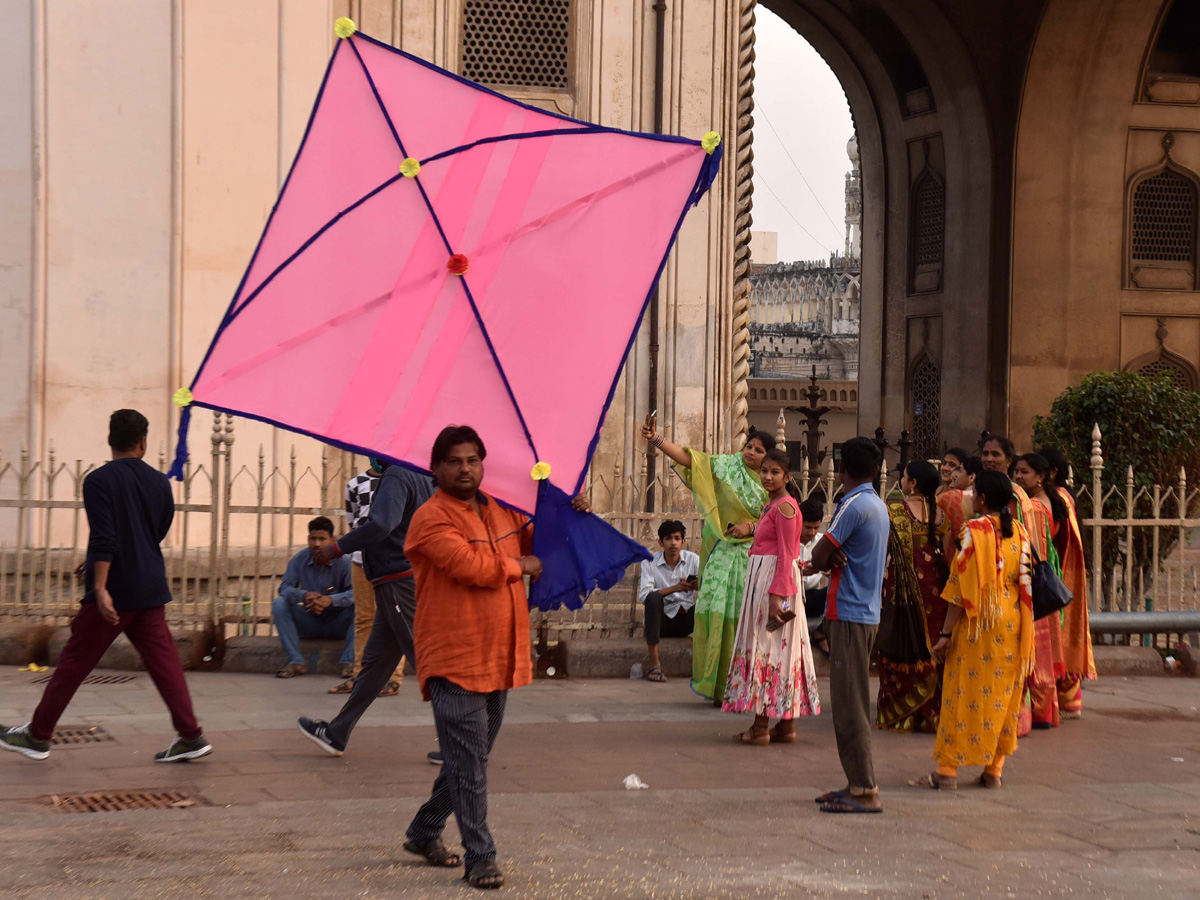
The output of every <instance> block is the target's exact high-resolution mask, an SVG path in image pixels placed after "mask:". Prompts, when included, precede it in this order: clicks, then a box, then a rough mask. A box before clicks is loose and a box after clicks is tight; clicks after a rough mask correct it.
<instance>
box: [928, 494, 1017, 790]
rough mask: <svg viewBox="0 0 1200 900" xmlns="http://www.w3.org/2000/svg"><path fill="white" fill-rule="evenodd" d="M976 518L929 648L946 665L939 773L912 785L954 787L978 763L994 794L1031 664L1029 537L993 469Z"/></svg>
mask: <svg viewBox="0 0 1200 900" xmlns="http://www.w3.org/2000/svg"><path fill="white" fill-rule="evenodd" d="M975 497H976V499H975V511H976V513H977V514H978V516H979V517H978V518H976V519H973V520H971V521H970V522H968V523H967V524H966V527H965V528H964V529H963V532H962V536H961V541H962V549H961V550H960V551H959V553H958V556H957V557H955V560H954V564H953V565H952V566H951V569H950V580H949V581H948V582H947V584H946V589H945V590H944V591H943V592H942V597H943V598H944V599H945V600H946V602H947V603H948V604H949V608H948V611H947V613H946V624H945V625H944V626H943V628H942V631H941V633H940V635H939V638H938V642H937V643H936V644H935V645H934V646H933V652H934V653H935V654H936V655H938V656H940V657H942V658H944V659H945V660H946V670H945V678H944V683H943V687H942V711H941V717H940V720H939V722H938V732H937V741H936V743H935V744H934V750H933V758H934V760H935V761H936V762H937V770H936V771H934V772H931V773H930V774H929V775H926V776H923V777H922V778H919V779H917V780H916V781H913V782H910V784H912V785H913V786H914V787H923V788H933V789H934V790H956V789H957V788H958V768H959V766H984V767H985V768H984V771H983V774H982V775H980V776H979V783H980V784H982V785H983V786H984V787H988V788H998V787H1000V784H1001V773H1002V771H1003V769H1004V761H1005V760H1006V759H1007V758H1008V756H1009V755H1010V754H1011V753H1012V752H1013V751H1014V750H1016V748H1017V717H1018V714H1019V712H1020V709H1021V698H1022V696H1023V694H1024V690H1023V688H1024V684H1025V679H1026V677H1027V676H1028V674H1029V667H1030V664H1031V661H1032V659H1033V597H1032V594H1031V592H1030V587H1031V584H1030V568H1029V536H1028V534H1026V532H1025V528H1024V527H1023V526H1022V525H1021V523H1019V522H1014V521H1013V518H1012V514H1011V512H1010V511H1009V504H1010V503H1011V502H1012V499H1013V488H1012V484H1011V483H1010V482H1009V480H1008V478H1007V477H1006V476H1005V475H1003V474H1002V473H1000V472H984V473H982V474H981V475H980V476H979V477H978V478H977V479H976V482H975Z"/></svg>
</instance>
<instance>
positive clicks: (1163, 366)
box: [1138, 357, 1192, 391]
mask: <svg viewBox="0 0 1200 900" xmlns="http://www.w3.org/2000/svg"><path fill="white" fill-rule="evenodd" d="M1138 373H1139V374H1141V375H1145V376H1146V377H1147V378H1154V377H1155V376H1158V375H1162V374H1164V373H1166V374H1168V375H1170V376H1171V381H1173V382H1174V383H1175V386H1176V387H1177V388H1181V389H1183V390H1185V391H1188V390H1191V389H1192V379H1191V378H1190V377H1189V376H1188V373H1187V372H1186V371H1184V369H1183V368H1182V367H1181V366H1178V365H1176V364H1175V363H1173V362H1171V361H1170V360H1169V359H1163V358H1162V357H1159V358H1158V359H1156V360H1154V362H1152V363H1147V364H1146V365H1144V366H1142V367H1141V368H1140V369H1138Z"/></svg>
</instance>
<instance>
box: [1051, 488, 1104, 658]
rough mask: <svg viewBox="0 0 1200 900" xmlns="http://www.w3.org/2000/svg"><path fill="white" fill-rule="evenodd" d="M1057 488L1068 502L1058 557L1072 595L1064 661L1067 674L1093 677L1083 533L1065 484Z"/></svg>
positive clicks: (1066, 613)
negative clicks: (1063, 539)
mask: <svg viewBox="0 0 1200 900" xmlns="http://www.w3.org/2000/svg"><path fill="white" fill-rule="evenodd" d="M1057 490H1058V492H1059V495H1060V496H1061V497H1062V499H1063V502H1064V503H1065V504H1067V525H1068V528H1067V542H1066V548H1065V550H1064V551H1063V554H1062V558H1061V560H1060V561H1061V563H1062V579H1063V583H1064V584H1065V585H1066V586H1067V588H1068V589H1069V590H1070V591H1071V593H1072V594H1074V595H1075V599H1074V600H1073V601H1072V602H1071V603H1068V604H1067V607H1066V609H1064V610H1063V616H1062V650H1063V662H1064V663H1065V664H1066V670H1067V675H1068V676H1071V677H1074V678H1095V677H1096V661H1095V659H1094V658H1093V656H1092V632H1091V628H1090V626H1089V624H1088V605H1087V563H1086V561H1085V560H1084V555H1083V534H1082V532H1081V531H1080V528H1079V518H1078V517H1077V516H1076V514H1075V498H1074V497H1072V496H1071V494H1070V492H1069V491H1067V490H1066V489H1064V488H1058V489H1057Z"/></svg>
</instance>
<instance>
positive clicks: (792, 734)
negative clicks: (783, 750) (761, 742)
mask: <svg viewBox="0 0 1200 900" xmlns="http://www.w3.org/2000/svg"><path fill="white" fill-rule="evenodd" d="M781 727H782V726H781V725H776V726H775V727H774V728H772V729H771V730H770V731H769V732H767V734H768V736H769V737H770V738H771V743H772V744H794V743H796V726H795V725H793V726H792V728H791V730H790V731H780V730H779V729H780V728H781Z"/></svg>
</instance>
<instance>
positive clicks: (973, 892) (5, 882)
mask: <svg viewBox="0 0 1200 900" xmlns="http://www.w3.org/2000/svg"><path fill="white" fill-rule="evenodd" d="M114 674H116V673H114ZM35 677H36V676H33V675H30V674H29V673H24V672H18V671H17V670H15V669H12V668H0V722H3V723H5V724H10V723H20V722H24V721H25V720H26V719H27V718H28V714H29V711H30V709H31V707H32V705H33V704H34V703H35V702H36V698H37V696H38V695H39V692H40V690H41V689H40V687H37V686H34V685H32V684H31V682H32V680H33V679H34V678H35ZM189 680H190V683H191V685H192V687H193V691H194V693H195V697H196V702H197V707H198V711H199V713H200V716H201V719H202V721H203V723H204V725H205V728H206V729H207V731H208V734H209V737H210V738H211V740H212V741H213V743H214V745H215V746H216V748H217V752H216V753H214V754H213V756H211V757H209V758H208V759H206V760H203V761H201V762H197V763H193V764H189V765H180V766H162V765H154V764H153V763H152V756H153V754H154V753H155V752H156V751H158V750H161V749H163V748H164V747H166V745H167V744H168V743H169V740H170V735H169V733H168V730H169V727H170V726H169V723H168V720H167V717H166V714H165V711H164V710H163V709H162V707H161V705H160V703H159V701H158V698H157V695H156V694H155V693H154V689H153V686H152V685H151V684H150V682H149V679H148V678H147V677H146V676H145V675H144V674H143V675H140V676H139V677H138V678H137V679H136V680H135V681H133V682H131V683H129V684H121V685H103V686H95V687H85V688H84V689H83V690H82V691H81V692H80V694H79V696H78V697H77V698H76V701H75V703H74V704H72V706H71V707H70V709H68V711H67V715H66V717H64V720H63V722H62V723H61V725H62V726H68V725H94V724H99V725H102V726H103V728H104V729H105V730H106V731H107V732H109V733H110V734H111V735H112V736H113V737H114V738H115V740H113V741H110V742H104V743H95V744H87V745H81V746H74V747H68V748H62V749H59V748H56V749H55V750H54V751H53V753H52V754H51V757H50V759H49V760H47V761H46V762H42V763H34V762H30V761H28V760H25V759H22V758H20V757H17V756H15V755H13V754H4V755H3V757H2V758H0V814H2V815H3V818H2V819H0V898H5V900H7V898H21V900H32V898H53V900H75V898H89V900H90V898H95V900H101V898H103V900H143V898H147V900H148V898H177V897H178V898H191V897H204V898H207V897H212V898H221V900H238V898H256V900H258V898H281V900H308V898H314V900H315V898H320V900H353V898H441V897H452V898H459V897H465V896H470V895H474V892H472V891H470V890H469V889H467V888H464V887H463V886H461V884H460V883H459V882H458V880H457V877H458V875H457V873H454V872H447V871H444V870H434V869H431V868H428V867H426V866H424V865H418V864H417V862H416V861H415V860H413V859H412V858H410V857H407V855H406V854H404V853H403V852H402V851H401V850H400V849H399V842H400V840H401V835H402V832H403V829H404V826H405V825H406V824H407V822H408V820H409V818H410V817H411V815H412V813H413V811H414V810H415V808H416V806H417V804H418V802H419V800H420V799H421V798H422V797H423V796H424V795H426V794H427V792H428V790H429V786H430V784H431V782H432V779H433V777H434V774H435V770H434V769H433V768H432V767H430V766H429V765H427V764H426V763H425V761H424V754H425V752H426V750H428V749H430V748H431V747H433V746H434V744H433V741H434V736H433V727H432V720H431V718H430V715H429V709H428V705H426V704H422V703H420V702H419V700H418V698H417V697H416V692H415V690H414V687H415V685H414V684H413V683H412V682H409V683H406V684H405V686H404V688H403V690H402V692H401V695H400V696H399V697H397V698H392V699H381V700H379V701H378V702H377V703H376V704H375V706H374V707H373V708H372V710H371V711H370V712H369V713H368V715H367V717H366V718H364V720H363V722H362V724H361V726H360V728H359V731H358V732H357V733H356V734H355V735H354V739H353V741H352V743H351V747H350V750H349V752H348V753H347V754H346V756H344V757H342V758H340V759H334V758H331V757H327V756H324V755H322V754H320V753H319V751H317V749H316V748H315V747H314V746H313V745H311V744H310V743H308V742H307V741H305V740H304V739H303V738H302V737H301V736H300V735H299V733H298V732H297V731H296V730H295V725H294V722H295V717H296V716H297V715H299V714H309V715H314V716H322V717H328V716H331V715H332V713H333V712H335V711H336V709H337V707H338V705H339V698H338V697H335V696H329V695H327V694H325V693H324V691H325V690H326V688H328V687H329V686H330V685H332V684H333V683H334V679H330V678H321V677H316V676H306V677H304V678H298V679H294V680H291V681H278V680H275V679H272V678H269V677H264V676H256V675H233V674H193V675H191V676H189ZM822 687H824V684H822ZM1087 704H1088V714H1087V717H1086V718H1085V719H1083V720H1082V721H1078V722H1068V723H1065V724H1064V726H1063V727H1062V728H1060V729H1059V730H1057V731H1054V732H1049V733H1043V732H1038V733H1035V734H1034V736H1032V737H1031V738H1030V739H1028V740H1026V741H1023V742H1022V745H1021V748H1020V750H1019V751H1018V753H1017V755H1016V756H1015V757H1014V758H1013V760H1012V761H1011V762H1010V763H1009V766H1008V768H1007V769H1006V770H1005V787H1004V789H1003V790H1001V791H995V792H992V791H984V790H982V789H979V788H973V789H968V788H965V787H964V788H963V789H962V790H960V791H959V792H958V793H957V794H940V793H935V792H932V791H929V792H924V791H917V790H915V789H912V788H908V787H906V786H905V781H906V779H908V778H910V777H913V776H916V775H919V774H921V773H923V772H926V771H928V770H929V769H930V767H931V760H930V752H931V751H932V747H933V739H932V737H929V736H923V735H922V736H903V735H892V734H879V735H877V742H876V744H875V748H876V749H875V755H876V761H877V766H878V772H879V777H880V780H881V784H882V786H883V790H884V802H885V804H886V807H887V809H886V812H885V813H884V815H882V816H829V815H823V814H821V813H819V812H818V811H817V808H816V805H815V804H813V802H812V798H813V796H815V794H816V793H817V792H818V791H820V790H823V789H826V788H831V787H838V786H841V785H842V784H843V783H844V782H843V780H842V778H841V772H840V770H839V767H838V764H837V756H836V752H835V750H834V741H833V733H832V726H831V722H830V719H829V716H828V714H827V713H826V714H823V715H821V716H819V717H817V718H816V719H813V720H809V721H805V722H802V723H801V725H800V729H799V730H800V741H799V743H797V744H795V745H792V746H773V747H767V748H755V747H736V746H734V745H733V744H732V743H731V742H730V739H729V738H730V735H731V734H732V733H733V731H735V730H737V728H738V727H740V726H742V725H743V724H744V723H743V722H742V721H741V720H740V719H738V718H735V717H732V716H727V715H724V714H722V713H720V712H718V711H716V710H714V709H712V708H711V707H709V706H706V705H705V704H703V703H701V702H699V701H698V700H697V699H696V698H695V697H694V696H693V695H692V694H691V693H690V692H689V690H688V688H687V685H686V684H685V683H684V682H682V681H679V680H674V681H671V682H670V683H668V684H666V685H657V686H656V685H651V684H648V683H644V682H629V681H590V682H589V681H565V682H539V683H537V684H535V685H533V686H531V687H529V688H526V689H523V690H521V691H517V692H516V693H514V694H513V696H512V697H511V699H510V704H509V716H508V719H507V721H506V723H505V728H504V731H503V732H502V734H501V736H500V740H499V743H498V745H497V747H496V751H495V753H494V755H493V760H492V765H491V797H492V816H491V821H492V826H493V830H494V832H495V834H496V839H497V843H498V844H499V846H500V853H501V860H500V861H501V864H502V865H503V867H504V869H505V871H506V872H507V875H508V886H507V887H506V888H505V889H504V890H503V892H502V893H501V896H504V897H509V898H538V900H555V898H593V897H594V898H650V897H653V898H716V897H730V898H742V897H779V896H787V897H845V896H851V897H883V898H921V900H923V898H937V900H942V898H951V897H971V898H974V897H1000V898H1020V900H1028V898H1033V897H1072V898H1082V897H1112V898H1124V897H1128V898H1134V897H1139V898H1140V897H1159V896H1161V897H1170V898H1178V897H1200V852H1198V851H1200V713H1198V711H1197V707H1198V706H1200V683H1197V682H1196V681H1191V680H1186V679H1163V678H1153V679H1151V678H1147V679H1129V680H1126V679H1120V680H1114V679H1110V680H1106V681H1103V682H1098V683H1096V684H1095V685H1094V686H1093V687H1092V688H1091V689H1090V690H1089V691H1088V693H1087ZM630 773H637V774H638V775H639V776H640V777H641V778H642V779H643V780H644V781H646V782H648V783H649V785H650V789H649V790H645V791H637V792H627V791H625V790H623V788H622V784H621V782H622V779H623V778H624V777H625V776H626V775H628V774H630ZM118 790H178V791H184V792H189V793H192V794H194V795H196V797H197V800H198V803H197V805H195V806H191V807H188V808H177V809H165V810H153V811H135V812H107V813H89V814H68V813H64V812H61V811H58V810H57V809H55V807H54V806H53V805H52V802H51V800H50V798H51V796H52V795H58V796H60V797H61V796H64V795H67V794H71V793H84V792H95V791H118ZM448 837H452V838H453V839H455V841H456V840H457V831H456V830H455V829H454V826H453V825H451V827H450V829H449V833H448Z"/></svg>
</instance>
